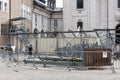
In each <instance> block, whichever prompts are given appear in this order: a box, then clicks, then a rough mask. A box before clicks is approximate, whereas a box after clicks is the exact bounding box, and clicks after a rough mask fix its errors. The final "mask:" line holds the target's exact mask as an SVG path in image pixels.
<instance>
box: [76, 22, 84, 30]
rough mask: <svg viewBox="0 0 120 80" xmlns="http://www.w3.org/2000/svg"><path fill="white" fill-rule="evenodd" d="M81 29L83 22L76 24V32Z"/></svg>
mask: <svg viewBox="0 0 120 80" xmlns="http://www.w3.org/2000/svg"><path fill="white" fill-rule="evenodd" d="M82 28H83V22H77V30H78V29H82Z"/></svg>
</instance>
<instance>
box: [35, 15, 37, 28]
mask: <svg viewBox="0 0 120 80" xmlns="http://www.w3.org/2000/svg"><path fill="white" fill-rule="evenodd" d="M35 26H37V14H35Z"/></svg>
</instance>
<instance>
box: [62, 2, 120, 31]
mask: <svg viewBox="0 0 120 80" xmlns="http://www.w3.org/2000/svg"><path fill="white" fill-rule="evenodd" d="M63 7H64V8H63V20H64V30H65V31H68V30H74V31H76V30H77V28H78V26H82V28H83V29H84V30H93V29H106V28H116V26H117V25H118V24H119V19H120V0H63Z"/></svg>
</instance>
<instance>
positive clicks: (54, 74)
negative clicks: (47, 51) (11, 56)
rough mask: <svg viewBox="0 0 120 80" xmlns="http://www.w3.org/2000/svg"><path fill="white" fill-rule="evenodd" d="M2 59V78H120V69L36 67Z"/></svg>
mask: <svg viewBox="0 0 120 80" xmlns="http://www.w3.org/2000/svg"><path fill="white" fill-rule="evenodd" d="M13 65H15V64H13V63H11V64H9V66H10V67H8V66H7V63H6V62H4V61H0V80H120V70H119V69H116V72H117V73H116V74H112V72H111V70H110V69H107V70H72V71H68V69H66V68H65V67H64V68H63V67H46V68H43V67H42V66H40V67H39V69H34V68H33V67H32V66H30V67H29V66H28V65H27V66H23V65H18V66H16V67H15V66H13Z"/></svg>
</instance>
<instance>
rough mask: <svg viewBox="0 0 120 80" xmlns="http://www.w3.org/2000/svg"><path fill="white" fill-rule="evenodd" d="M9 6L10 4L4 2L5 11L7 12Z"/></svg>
mask: <svg viewBox="0 0 120 80" xmlns="http://www.w3.org/2000/svg"><path fill="white" fill-rule="evenodd" d="M7 8H8V4H7V3H4V10H5V12H7Z"/></svg>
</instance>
